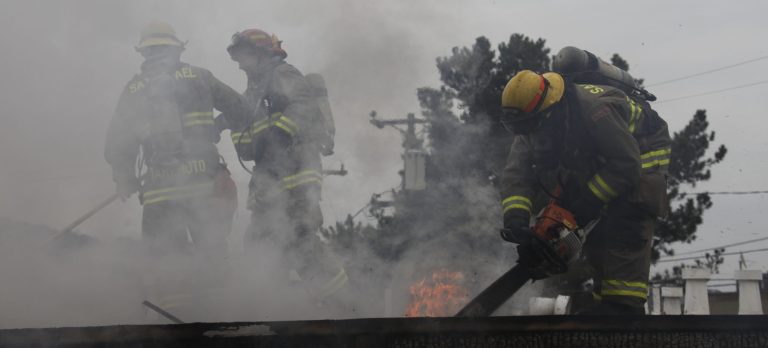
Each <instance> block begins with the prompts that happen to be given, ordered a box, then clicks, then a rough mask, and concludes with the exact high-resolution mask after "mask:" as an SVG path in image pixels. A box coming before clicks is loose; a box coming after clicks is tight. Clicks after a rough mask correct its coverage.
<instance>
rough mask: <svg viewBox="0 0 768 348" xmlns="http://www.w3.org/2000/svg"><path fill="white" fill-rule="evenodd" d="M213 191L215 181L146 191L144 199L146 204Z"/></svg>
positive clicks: (201, 194) (143, 195)
mask: <svg viewBox="0 0 768 348" xmlns="http://www.w3.org/2000/svg"><path fill="white" fill-rule="evenodd" d="M212 192H213V182H205V183H200V184H190V185H182V186H173V187H167V188H162V189H155V190H151V191H146V192H144V193H143V194H142V199H143V203H144V205H149V204H154V203H159V202H164V201H170V200H177V199H183V198H192V197H203V196H206V195H210V194H211V193H212Z"/></svg>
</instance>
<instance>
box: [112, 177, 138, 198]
mask: <svg viewBox="0 0 768 348" xmlns="http://www.w3.org/2000/svg"><path fill="white" fill-rule="evenodd" d="M115 183H116V184H117V195H118V196H120V198H121V199H122V200H123V201H125V200H126V199H128V198H130V197H131V196H132V195H133V194H134V193H136V192H138V191H139V188H141V184H140V183H139V179H137V178H136V177H135V176H133V177H125V178H121V179H120V180H115Z"/></svg>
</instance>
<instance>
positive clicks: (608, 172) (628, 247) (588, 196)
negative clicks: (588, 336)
mask: <svg viewBox="0 0 768 348" xmlns="http://www.w3.org/2000/svg"><path fill="white" fill-rule="evenodd" d="M563 98H564V100H563V101H562V102H561V103H560V104H562V105H557V106H556V107H553V110H552V113H551V114H550V116H549V117H548V118H547V119H546V120H545V121H544V122H543V123H542V125H541V127H540V128H539V129H538V130H537V131H536V132H534V133H531V134H529V135H518V136H516V137H515V139H514V141H513V144H512V146H511V149H510V153H509V156H508V160H507V165H506V167H505V169H504V173H503V176H502V209H503V213H504V215H505V217H509V216H510V215H518V216H520V215H525V216H530V215H531V214H532V213H534V212H536V211H537V210H536V209H538V208H540V206H539V204H538V202H541V204H543V203H544V202H545V201H546V198H548V197H547V195H546V194H544V192H543V191H544V190H543V189H545V190H547V191H549V193H550V194H551V193H552V192H555V187H560V188H561V189H562V194H561V195H560V199H561V201H560V203H561V204H562V205H563V207H564V208H566V209H569V210H572V211H576V210H578V208H580V207H578V206H577V205H578V204H582V203H583V202H585V201H592V202H597V203H598V205H603V209H602V216H601V220H600V222H599V223H598V225H597V226H596V227H595V228H594V229H593V230H592V232H591V233H590V235H589V237H588V239H587V241H586V245H585V252H586V255H587V258H588V260H589V261H590V263H591V265H592V266H593V268H594V269H595V276H596V279H595V296H596V298H604V299H607V300H610V301H616V302H621V303H624V304H628V305H632V306H637V307H639V306H642V304H643V303H644V302H645V299H646V293H647V281H648V271H649V267H650V248H651V245H652V237H653V226H654V221H655V219H656V218H657V217H658V216H662V215H664V214H665V213H666V210H667V198H666V175H667V168H668V166H669V161H670V156H671V148H670V145H671V140H670V137H669V132H668V130H667V125H666V123H665V122H664V120H662V119H661V118H660V117H659V116H658V114H656V112H655V111H654V110H652V109H651V108H650V105H648V103H647V102H645V101H642V100H635V99H633V98H630V97H628V96H627V95H626V94H624V93H623V92H622V91H621V90H619V89H616V88H613V87H610V86H604V85H587V84H571V83H567V84H566V91H565V94H564V96H563ZM577 218H578V216H577Z"/></svg>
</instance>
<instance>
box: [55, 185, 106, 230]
mask: <svg viewBox="0 0 768 348" xmlns="http://www.w3.org/2000/svg"><path fill="white" fill-rule="evenodd" d="M118 197H119V195H118V194H117V193H114V194H112V195H111V196H109V197H108V198H107V199H105V200H104V201H103V202H101V203H99V205H97V206H96V207H94V208H93V209H91V210H89V211H88V212H87V213H85V214H83V216H81V217H79V218H78V219H77V220H75V221H73V222H72V223H71V224H69V225H68V226H67V227H65V228H64V229H63V230H61V231H59V233H57V234H56V235H55V236H54V238H55V237H58V236H60V235H62V234H65V233H68V232H72V230H74V229H75V227H77V226H80V224H81V223H83V221H85V220H88V219H89V218H90V217H91V216H93V215H94V214H96V213H98V212H99V210H102V209H104V207H106V206H108V205H109V204H110V203H112V202H114V201H115V200H116V199H117V198H118Z"/></svg>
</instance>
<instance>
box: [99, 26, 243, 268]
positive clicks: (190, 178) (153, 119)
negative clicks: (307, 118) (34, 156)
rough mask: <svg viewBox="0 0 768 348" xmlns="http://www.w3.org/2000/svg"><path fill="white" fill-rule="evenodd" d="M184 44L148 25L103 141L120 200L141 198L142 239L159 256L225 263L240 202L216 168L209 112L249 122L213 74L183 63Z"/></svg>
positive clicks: (167, 30) (215, 136)
mask: <svg viewBox="0 0 768 348" xmlns="http://www.w3.org/2000/svg"><path fill="white" fill-rule="evenodd" d="M184 47H185V43H184V42H182V41H180V40H179V39H178V38H177V37H176V32H175V31H174V29H173V28H172V27H171V26H170V25H168V24H166V23H162V22H152V23H150V24H149V25H147V26H146V27H145V28H144V29H143V30H142V32H141V37H140V40H139V44H138V46H137V47H136V51H138V52H139V53H140V54H141V55H142V57H143V58H144V62H143V63H142V65H141V72H140V73H139V74H137V75H136V76H134V77H133V79H131V80H130V81H129V82H128V84H127V85H126V87H125V89H124V90H123V92H122V95H121V96H120V99H119V101H118V104H117V108H116V112H115V114H114V116H113V118H112V121H111V124H110V126H109V130H108V133H107V139H106V149H105V157H106V160H107V162H108V163H109V164H110V165H111V166H112V170H113V179H114V181H115V183H116V185H117V192H118V194H119V195H120V196H121V197H122V198H123V199H124V200H125V199H127V198H129V197H130V196H132V195H133V194H134V193H137V192H138V195H139V201H140V202H141V204H142V205H143V216H142V224H141V230H142V237H143V238H142V239H143V240H144V241H146V242H147V244H148V245H149V247H150V250H152V251H153V253H156V254H165V253H168V252H176V251H191V250H193V249H194V250H196V251H199V252H200V253H203V254H205V255H210V256H211V257H216V258H222V257H226V240H225V239H226V237H227V235H228V234H229V232H230V229H231V224H232V219H233V215H234V212H235V210H236V205H237V198H236V194H237V193H236V190H235V186H234V182H233V181H232V179H231V178H230V174H229V171H228V170H227V168H226V166H225V165H224V163H223V162H222V161H221V159H220V156H219V153H218V150H217V148H216V143H217V142H218V141H219V131H218V129H217V128H216V126H215V124H214V117H213V109H214V108H216V109H218V110H221V111H224V112H227V114H228V115H230V117H232V118H233V120H234V118H237V117H239V118H247V117H249V116H248V115H249V113H250V108H249V106H248V103H247V102H246V101H245V99H244V98H242V96H241V95H240V94H239V93H237V92H236V91H235V90H233V89H232V88H230V87H228V86H227V85H225V84H224V83H222V82H221V81H219V80H218V79H216V78H215V77H214V76H213V75H212V74H211V72H210V71H208V70H205V69H202V68H199V67H196V66H192V65H189V64H187V63H183V62H181V61H180V56H181V53H182V51H184Z"/></svg>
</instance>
